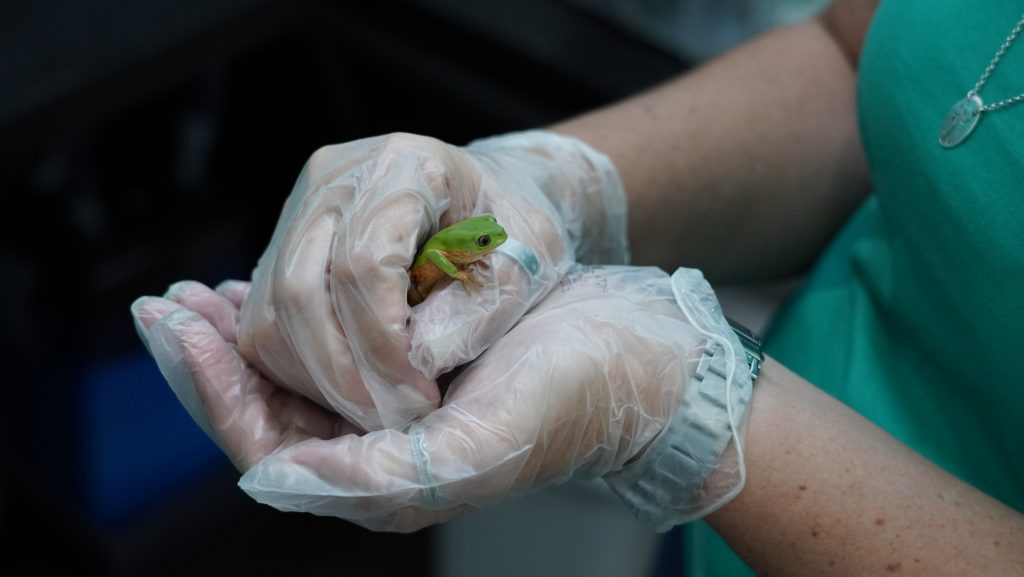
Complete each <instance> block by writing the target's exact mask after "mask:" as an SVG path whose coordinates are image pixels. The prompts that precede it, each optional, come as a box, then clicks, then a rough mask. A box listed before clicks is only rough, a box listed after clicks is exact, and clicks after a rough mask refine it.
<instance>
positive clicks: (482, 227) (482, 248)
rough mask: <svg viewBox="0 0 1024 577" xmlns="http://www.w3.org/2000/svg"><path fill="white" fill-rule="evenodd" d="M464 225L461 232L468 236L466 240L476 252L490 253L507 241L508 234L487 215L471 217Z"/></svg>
mask: <svg viewBox="0 0 1024 577" xmlns="http://www.w3.org/2000/svg"><path fill="white" fill-rule="evenodd" d="M465 224H466V226H465V227H464V229H463V230H464V232H465V233H466V234H467V235H468V236H469V238H468V239H467V240H469V241H470V242H471V243H472V245H473V247H474V250H476V251H479V252H490V251H492V250H494V249H496V248H498V247H499V246H501V244H502V243H503V242H505V241H506V240H508V233H507V232H505V229H504V228H502V226H501V225H500V224H498V221H497V220H495V218H494V217H493V216H491V215H489V214H483V215H480V216H474V217H471V218H469V219H467V220H466V221H465Z"/></svg>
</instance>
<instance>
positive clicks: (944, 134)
mask: <svg viewBox="0 0 1024 577" xmlns="http://www.w3.org/2000/svg"><path fill="white" fill-rule="evenodd" d="M1021 30H1024V16H1021V19H1020V21H1019V22H1017V25H1016V26H1014V27H1013V30H1012V31H1011V32H1010V35H1009V36H1007V37H1006V40H1005V41H1003V45H1002V46H1000V47H999V50H998V51H996V55H995V56H993V57H992V61H991V62H989V63H988V66H987V67H986V68H985V71H984V72H982V73H981V78H979V79H978V83H977V84H975V85H974V88H972V89H971V91H970V92H968V93H967V96H964V97H963V98H961V99H960V100H958V101H957V102H956V104H954V105H953V107H952V108H950V109H949V112H947V113H946V119H945V120H943V121H942V130H941V131H940V132H939V144H941V145H942V146H945V147H946V148H953V147H954V146H956V145H958V144H960V143H961V142H963V141H964V140H965V139H966V138H967V137H968V136H970V135H971V133H972V132H974V127H976V126H977V125H978V121H979V120H981V113H982V112H991V111H993V110H999V109H1000V108H1005V107H1007V106H1010V105H1011V104H1016V103H1018V102H1020V101H1022V100H1024V92H1022V93H1021V94H1018V95H1017V96H1014V97H1013V98H1007V99H1006V100H1000V101H999V102H995V103H993V104H985V103H984V102H982V101H981V97H980V96H978V92H979V91H980V90H981V87H982V86H985V82H987V81H988V77H989V76H990V75H991V74H992V71H993V70H995V69H996V66H997V65H998V64H999V61H1000V60H1002V58H1003V55H1004V54H1006V51H1007V50H1009V49H1010V45H1011V44H1013V41H1014V40H1016V39H1017V36H1018V35H1019V34H1020V32H1021Z"/></svg>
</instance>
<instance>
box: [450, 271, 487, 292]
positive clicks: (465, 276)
mask: <svg viewBox="0 0 1024 577" xmlns="http://www.w3.org/2000/svg"><path fill="white" fill-rule="evenodd" d="M455 278H456V279H458V280H460V281H462V288H464V289H466V294H472V293H473V291H471V290H470V288H469V285H471V284H474V285H476V286H477V287H478V288H484V283H482V282H480V279H478V278H476V277H475V276H473V273H472V272H471V271H470V270H469V269H465V270H460V271H459V274H457V275H455Z"/></svg>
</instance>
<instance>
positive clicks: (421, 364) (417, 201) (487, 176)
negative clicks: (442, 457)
mask: <svg viewBox="0 0 1024 577" xmlns="http://www.w3.org/2000/svg"><path fill="white" fill-rule="evenodd" d="M479 214H491V215H493V216H494V217H495V218H496V219H497V221H498V223H499V224H500V225H501V226H503V227H504V228H505V230H506V231H507V232H508V235H509V241H508V242H506V243H505V245H503V246H502V247H500V248H499V249H498V251H496V252H495V253H492V254H491V255H489V256H488V257H487V262H488V264H489V265H490V266H489V267H488V268H487V269H483V267H478V268H476V270H475V273H476V275H477V276H478V277H479V278H480V280H481V281H482V283H483V285H484V287H483V288H480V289H475V290H473V291H472V292H467V291H466V290H465V289H464V288H463V287H462V286H460V285H459V284H458V283H455V284H451V285H448V286H447V287H445V288H443V289H441V290H435V291H434V293H432V294H431V295H430V297H429V298H428V299H427V300H426V302H424V303H422V304H420V305H418V306H416V307H414V308H412V309H410V307H409V306H408V304H407V302H406V293H407V290H408V286H409V279H408V268H409V267H410V265H411V263H412V261H413V257H414V256H415V254H416V252H417V248H418V246H419V245H420V244H421V243H422V242H423V241H424V240H425V239H426V238H427V237H428V236H429V235H430V234H432V233H434V232H436V231H437V230H439V229H440V228H443V227H446V226H448V225H450V224H453V223H455V222H458V221H460V220H462V219H465V218H467V217H469V216H474V215H479ZM625 217H626V215H625V196H624V193H623V191H622V186H621V183H620V182H619V179H618V176H617V174H616V172H615V169H614V167H613V166H612V164H611V162H610V161H609V160H608V159H607V158H606V157H605V156H603V155H602V154H600V153H598V152H596V151H594V150H593V149H591V148H590V147H588V146H587V145H585V144H584V143H582V142H581V141H579V140H576V139H573V138H569V137H564V136H559V135H556V134H554V133H549V132H544V131H532V132H521V133H513V134H509V135H505V136H499V137H494V138H491V139H487V140H481V141H478V142H475V143H472V144H471V145H469V146H468V147H456V146H451V145H448V144H445V143H443V142H441V141H439V140H436V139H432V138H427V137H422V136H414V135H409V134H392V135H388V136H382V137H376V138H369V139H365V140H359V141H355V142H350V143H346V144H341V145H337V146H329V147H326V148H323V149H321V150H319V151H317V152H316V153H315V154H313V156H312V157H311V158H310V159H309V161H308V162H307V164H306V166H305V168H304V169H303V171H302V173H301V175H300V176H299V178H298V181H297V183H296V185H295V187H294V190H293V191H292V194H291V196H290V197H289V198H288V200H287V202H286V204H285V206H284V210H283V213H282V215H281V217H280V220H279V221H278V225H277V229H276V231H275V233H274V236H273V239H272V240H271V242H270V245H269V246H268V248H267V250H266V252H265V253H264V254H263V256H262V258H261V259H260V261H259V265H258V266H257V268H256V270H255V271H254V273H253V282H252V292H251V294H250V295H249V297H248V298H247V299H246V301H245V303H246V304H245V306H244V307H243V310H242V316H241V325H240V328H239V332H238V347H239V350H240V351H241V353H242V355H243V356H244V357H245V358H246V359H248V360H249V361H250V362H251V363H253V365H254V366H255V367H256V368H257V369H259V371H260V372H261V373H262V374H264V375H265V376H267V378H269V379H270V380H272V381H273V382H275V383H278V384H280V385H282V386H286V387H288V388H289V389H291V390H292V391H294V392H297V393H300V394H301V395H303V396H306V397H307V398H309V399H312V400H313V401H315V402H317V403H318V404H320V405H321V406H323V407H326V408H330V409H331V410H333V411H335V412H338V413H340V414H341V415H343V416H344V417H346V418H347V419H348V420H350V421H352V422H354V423H357V424H358V425H359V426H361V427H362V428H363V429H365V430H376V429H380V428H382V427H388V428H396V429H401V428H403V427H405V426H407V425H408V424H409V423H411V422H412V421H414V420H415V419H417V418H419V417H422V416H423V415H425V414H426V413H428V412H430V411H431V410H432V409H434V408H436V407H437V405H438V403H439V401H440V397H441V395H440V392H439V389H438V387H437V384H436V381H435V379H436V378H437V376H438V375H440V374H441V373H444V372H446V371H449V370H450V369H452V368H453V367H455V366H458V365H460V364H462V363H465V362H466V361H468V360H471V359H473V358H475V357H476V356H478V355H479V354H480V353H481V352H482V351H483V350H485V349H486V348H487V347H488V346H489V345H490V344H491V343H493V342H494V341H495V340H497V339H498V338H499V337H500V336H501V335H503V334H505V332H507V331H508V329H509V328H510V327H511V326H512V325H513V324H514V323H515V322H516V321H517V320H518V319H519V318H520V317H521V316H522V315H523V314H524V313H525V312H526V310H528V309H529V308H530V307H531V306H532V305H533V304H534V303H535V302H537V300H539V299H540V298H541V297H542V296H543V295H544V294H546V293H547V292H548V291H549V290H550V289H551V287H553V286H554V285H555V283H557V282H558V279H559V278H561V276H562V275H563V274H564V272H565V270H566V269H567V268H568V267H569V266H570V265H571V264H572V263H573V262H574V260H575V259H576V258H584V259H594V260H600V261H604V262H624V261H625V259H626V258H627V247H626V240H625V238H626V236H625V223H626V220H625Z"/></svg>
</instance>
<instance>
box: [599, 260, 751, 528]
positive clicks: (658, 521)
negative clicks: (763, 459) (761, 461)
mask: <svg viewBox="0 0 1024 577" xmlns="http://www.w3.org/2000/svg"><path fill="white" fill-rule="evenodd" d="M672 281H673V282H672V285H673V286H672V288H673V292H674V293H675V295H676V299H677V302H678V303H679V305H680V307H682V309H683V312H684V313H685V314H686V316H687V317H688V319H689V320H690V322H691V323H692V324H694V326H695V327H697V328H698V330H700V331H701V332H703V333H704V334H706V335H707V336H708V337H709V341H708V342H707V343H706V345H705V348H706V350H705V353H704V355H703V357H702V358H701V359H700V362H699V364H698V366H697V370H696V371H695V372H694V374H693V377H692V378H691V379H690V380H689V381H688V382H687V384H686V387H685V389H684V391H683V394H682V400H681V402H680V406H679V410H677V411H676V413H675V415H674V416H673V417H672V420H671V421H670V422H669V423H668V426H666V427H665V429H664V431H663V432H662V433H661V435H660V436H659V437H658V438H657V439H655V440H654V442H653V443H652V445H651V446H650V447H648V449H647V450H646V451H645V452H644V454H643V455H642V456H641V457H640V458H638V459H637V460H635V461H634V462H633V463H630V464H629V465H627V466H626V467H625V468H623V469H622V470H620V471H616V472H615V473H613V474H611V475H607V476H606V477H605V482H606V483H607V484H608V485H609V486H610V487H611V489H612V491H613V492H614V493H616V494H617V495H618V496H619V497H620V498H622V500H623V501H624V502H625V503H626V505H627V507H629V508H630V510H631V511H632V512H633V514H634V516H636V517H637V518H638V519H639V520H640V521H641V522H643V523H645V524H647V525H649V526H650V527H652V528H653V529H654V530H656V531H659V532H663V531H667V530H668V529H670V528H671V527H672V526H674V525H679V524H681V523H687V522H690V521H693V520H696V519H699V518H701V517H704V516H705V515H707V514H709V513H711V512H713V511H715V510H716V509H718V508H720V507H722V506H723V505H725V504H726V503H728V502H729V501H731V500H732V499H733V498H735V497H736V495H738V494H739V492H740V491H741V490H742V489H743V485H744V482H745V479H746V466H745V463H744V457H743V446H744V443H743V440H744V438H745V431H746V419H745V416H746V414H747V407H748V406H749V403H750V396H751V393H752V390H753V381H752V379H751V376H750V371H749V366H748V365H747V363H746V362H745V359H744V356H743V355H744V353H743V349H742V348H741V346H740V343H739V340H738V339H737V337H736V335H735V334H734V333H733V332H732V330H731V329H730V328H729V326H728V322H727V321H726V320H725V317H724V315H722V314H721V311H720V309H718V305H717V300H715V298H714V293H713V292H712V291H711V288H710V286H709V285H708V284H707V283H706V281H704V279H703V276H702V275H700V273H699V272H698V271H694V270H686V269H679V271H677V272H676V274H674V275H673V277H672ZM709 303H712V306H710V307H708V306H706V305H708V304H709ZM695 309H696V310H695Z"/></svg>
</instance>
